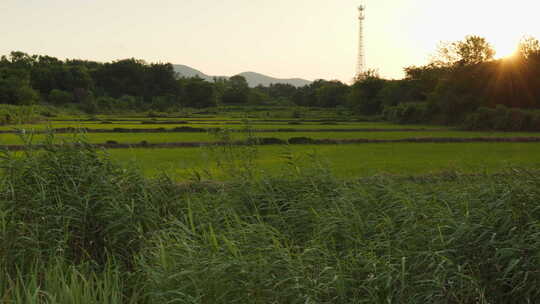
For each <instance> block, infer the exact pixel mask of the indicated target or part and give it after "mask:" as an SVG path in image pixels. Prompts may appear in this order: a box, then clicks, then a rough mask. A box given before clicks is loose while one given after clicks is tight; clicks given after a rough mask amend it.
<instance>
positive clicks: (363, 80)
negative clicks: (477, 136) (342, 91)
mask: <svg viewBox="0 0 540 304" xmlns="http://www.w3.org/2000/svg"><path fill="white" fill-rule="evenodd" d="M494 55H495V51H494V49H493V48H492V46H491V45H490V44H489V43H488V42H487V41H486V39H485V38H482V37H479V36H467V37H465V39H464V40H462V41H456V42H451V43H443V44H441V45H440V46H439V49H438V51H437V53H436V54H435V56H434V58H433V59H432V60H431V62H430V63H429V64H427V65H424V66H411V67H407V68H405V74H406V76H405V78H404V79H401V80H385V79H381V78H379V77H377V75H376V74H374V73H373V72H369V73H366V74H364V75H361V76H360V77H359V79H357V81H356V82H355V84H354V85H353V86H352V91H353V94H354V95H356V96H357V97H355V98H356V100H357V101H358V102H357V103H356V104H355V107H356V109H357V111H358V112H359V113H362V114H380V115H384V117H385V118H386V119H387V120H391V121H395V122H399V123H419V122H422V123H439V124H450V125H462V126H464V127H466V128H468V129H495V130H530V131H533V130H534V131H540V111H539V109H540V43H539V41H538V40H537V39H535V38H532V37H526V38H523V39H522V40H521V42H520V44H519V45H518V48H517V51H516V53H515V54H513V55H512V56H509V57H506V58H502V59H495V58H494Z"/></svg>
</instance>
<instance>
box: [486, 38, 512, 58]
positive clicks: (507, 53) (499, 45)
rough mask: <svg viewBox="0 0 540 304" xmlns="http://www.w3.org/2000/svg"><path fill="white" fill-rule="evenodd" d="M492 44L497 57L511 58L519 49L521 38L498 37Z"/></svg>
mask: <svg viewBox="0 0 540 304" xmlns="http://www.w3.org/2000/svg"><path fill="white" fill-rule="evenodd" d="M492 40H493V39H492ZM491 45H492V47H493V49H494V50H495V58H496V59H503V58H510V57H513V56H515V55H516V53H517V51H518V45H519V39H497V40H496V42H493V43H492V44H491Z"/></svg>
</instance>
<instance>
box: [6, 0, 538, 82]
mask: <svg viewBox="0 0 540 304" xmlns="http://www.w3.org/2000/svg"><path fill="white" fill-rule="evenodd" d="M361 3H363V4H364V5H366V20H365V24H364V26H365V48H366V65H367V67H368V68H370V69H376V70H378V71H379V73H380V75H381V76H383V77H385V78H401V77H403V68H404V67H407V66H411V65H422V64H426V63H428V62H429V59H430V55H432V54H434V52H435V50H436V47H437V45H438V43H439V42H441V41H457V40H462V39H463V38H464V37H465V36H466V35H479V36H483V37H485V38H486V39H487V40H488V41H489V42H490V43H491V44H492V45H493V47H494V48H495V50H496V51H497V55H498V56H499V57H502V56H506V55H509V54H510V53H511V52H512V51H513V50H514V49H515V46H516V44H517V43H518V41H519V40H520V38H521V37H523V36H524V35H530V36H534V37H536V38H540V18H539V13H538V12H540V1H538V0H512V1H499V0H453V1H450V0H363V1H362V0H152V1H148V0H24V1H23V0H0V33H1V35H0V54H1V55H7V54H9V52H11V51H14V50H17V51H23V52H26V53H29V54H39V55H50V56H54V57H58V58H61V59H65V58H71V59H88V60H95V61H102V62H105V61H112V60H119V59H125V58H137V59H144V60H146V61H147V62H170V63H174V64H185V65H188V66H191V67H193V68H196V69H198V70H201V71H202V72H204V73H206V74H209V75H224V76H232V75H235V74H238V73H241V72H245V71H254V72H259V73H263V74H267V75H270V76H274V77H279V78H292V77H300V78H304V79H308V80H314V79H328V80H330V79H337V80H341V81H343V82H347V83H350V82H351V80H352V78H353V76H354V73H355V67H356V58H357V45H358V38H357V36H358V19H357V15H358V11H357V7H358V5H359V4H361Z"/></svg>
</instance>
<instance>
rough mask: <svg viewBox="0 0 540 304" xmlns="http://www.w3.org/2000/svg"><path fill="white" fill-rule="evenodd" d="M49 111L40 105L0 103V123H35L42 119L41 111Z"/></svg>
mask: <svg viewBox="0 0 540 304" xmlns="http://www.w3.org/2000/svg"><path fill="white" fill-rule="evenodd" d="M43 112H49V113H50V111H49V110H48V109H47V108H46V107H42V106H14V105H7V104H0V125H16V124H28V123H37V122H39V121H41V120H42V119H43V116H42V115H41V113H43Z"/></svg>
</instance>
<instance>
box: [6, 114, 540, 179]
mask: <svg viewBox="0 0 540 304" xmlns="http://www.w3.org/2000/svg"><path fill="white" fill-rule="evenodd" d="M272 113H274V112H272V111H258V112H257V111H255V112H250V113H242V112H241V111H232V112H223V113H221V114H219V115H218V114H206V113H205V114H192V115H188V116H185V117H182V116H173V115H170V116H168V117H148V116H147V115H146V116H145V115H133V114H131V115H99V116H92V117H76V116H65V117H57V118H53V119H50V120H48V121H46V122H42V123H40V124H32V125H18V126H1V127H0V132H2V133H0V145H22V144H23V143H24V141H23V139H22V137H21V135H20V133H24V134H25V136H26V138H27V140H28V139H30V140H31V141H32V142H34V143H39V142H41V141H43V140H44V139H45V138H46V137H47V136H48V135H46V134H44V133H47V132H48V131H50V130H56V134H55V135H54V142H55V143H60V142H62V141H67V142H69V141H73V140H77V139H81V138H83V139H84V141H85V142H88V143H91V144H128V145H130V144H133V145H137V144H140V143H144V144H167V143H194V144H199V143H200V144H201V145H204V147H185V148H184V147H179V148H141V147H134V148H130V147H129V146H128V147H124V148H123V149H110V150H108V151H106V153H109V154H110V155H111V156H112V158H113V159H115V160H117V161H119V162H121V163H125V164H127V163H130V164H135V166H137V167H138V168H140V169H141V170H142V172H144V174H146V175H147V176H153V175H155V174H158V173H162V172H166V173H168V174H171V175H173V176H175V178H177V179H186V178H190V177H191V175H192V174H194V172H199V171H201V170H204V171H205V172H213V176H212V178H217V179H220V178H221V176H222V175H223V174H220V172H219V171H220V165H219V163H220V161H221V160H220V155H219V154H220V153H219V152H216V151H217V150H219V149H215V148H212V147H211V144H212V143H214V142H222V141H223V140H224V138H225V139H226V140H227V141H231V142H233V141H242V140H245V139H246V138H248V137H249V138H273V139H279V140H282V141H284V142H287V141H289V140H291V139H294V138H299V137H302V138H309V139H313V140H334V141H336V140H337V141H339V140H359V139H366V140H408V139H411V140H414V139H431V138H435V139H475V140H472V141H473V142H460V143H414V142H413V143H411V142H399V143H361V144H330V145H320V144H304V145H288V144H276V145H264V146H257V147H256V149H255V150H256V151H254V152H251V154H252V155H251V156H250V158H251V159H250V162H251V165H253V166H254V168H253V169H254V170H256V171H258V172H264V173H277V172H279V171H280V170H282V168H283V166H284V165H286V163H287V160H289V159H291V158H293V159H297V160H304V159H308V158H316V161H317V162H321V163H324V164H325V166H327V167H328V168H330V169H331V170H332V171H333V172H334V174H336V175H337V176H339V177H343V178H354V177H359V176H370V175H374V174H392V175H416V174H428V173H436V172H442V171H448V170H458V171H462V172H467V173H477V172H496V171H498V170H503V169H505V168H509V167H515V166H518V167H524V168H540V153H539V152H540V143H535V142H532V143H524V142H519V139H520V138H540V133H528V132H467V131H461V130H459V129H458V128H455V127H453V128H452V127H445V126H434V125H398V124H392V123H387V122H368V121H358V119H357V118H355V117H352V116H344V117H340V116H339V115H338V114H336V113H333V112H331V111H328V110H325V111H322V110H318V111H317V110H315V111H313V112H311V113H310V114H309V115H305V117H303V118H295V117H293V116H288V114H286V113H285V114H283V113H281V114H282V115H274V114H272ZM276 113H278V114H279V113H280V112H279V111H277V112H276ZM479 138H480V139H482V138H491V139H499V138H500V139H517V142H495V143H494V142H481V140H478V139H479ZM208 145H210V147H209V146H208ZM243 149H245V148H241V147H238V148H236V150H239V152H234V153H236V154H238V156H234V155H232V156H230V157H239V158H245V156H243V155H242V153H243V152H242V151H241V150H243ZM230 153H231V154H234V153H233V152H230ZM312 161H313V160H312Z"/></svg>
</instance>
